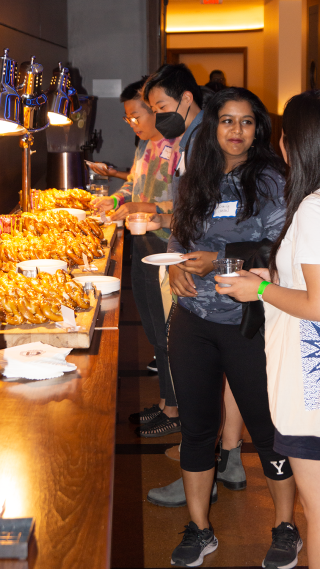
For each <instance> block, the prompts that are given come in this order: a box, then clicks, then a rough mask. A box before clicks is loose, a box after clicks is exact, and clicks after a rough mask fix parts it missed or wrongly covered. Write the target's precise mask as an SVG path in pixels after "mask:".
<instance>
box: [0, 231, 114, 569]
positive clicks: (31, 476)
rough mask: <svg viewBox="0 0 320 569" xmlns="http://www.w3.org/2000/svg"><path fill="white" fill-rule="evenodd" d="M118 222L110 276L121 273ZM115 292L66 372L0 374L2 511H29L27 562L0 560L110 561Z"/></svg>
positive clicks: (50, 568)
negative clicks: (30, 376) (31, 531)
mask: <svg viewBox="0 0 320 569" xmlns="http://www.w3.org/2000/svg"><path fill="white" fill-rule="evenodd" d="M122 251H123V230H122V229H120V230H118V232H117V238H116V240H115V243H114V246H113V249H112V256H111V264H110V268H109V273H108V274H109V275H113V276H116V277H119V278H120V277H121V270H122ZM119 311H120V293H113V294H111V295H108V296H107V297H104V298H103V299H102V304H101V310H100V313H99V316H98V319H97V323H96V329H95V332H94V335H93V339H92V343H91V347H90V348H89V349H87V350H73V351H72V352H71V354H70V355H69V356H68V357H67V360H68V361H70V362H73V363H75V364H76V365H77V367H78V369H77V371H76V372H72V373H70V374H67V375H64V376H63V377H60V378H56V379H52V380H45V381H37V382H36V381H31V382H30V381H28V380H20V381H17V382H4V381H0V409H1V412H0V510H1V507H2V504H3V502H4V500H6V510H5V513H4V518H15V517H17V518H19V517H33V518H34V519H35V540H33V542H32V543H31V547H30V548H29V561H9V560H8V561H4V560H0V569H11V568H12V569H13V568H15V569H18V568H19V569H27V568H29V569H31V568H32V569H102V568H103V569H106V568H108V567H109V566H110V551H111V523H112V494H113V473H114V445H115V419H116V394H117V375H118V345H119V328H118V326H119Z"/></svg>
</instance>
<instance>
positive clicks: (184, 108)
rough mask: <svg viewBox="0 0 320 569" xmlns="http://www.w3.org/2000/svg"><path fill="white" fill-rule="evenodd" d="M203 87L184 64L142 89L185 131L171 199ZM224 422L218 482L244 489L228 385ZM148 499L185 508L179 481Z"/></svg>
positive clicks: (196, 124) (164, 218) (176, 130)
mask: <svg viewBox="0 0 320 569" xmlns="http://www.w3.org/2000/svg"><path fill="white" fill-rule="evenodd" d="M203 89H204V88H203V87H202V88H201V87H199V86H198V85H197V83H196V80H195V78H194V77H193V75H192V73H191V71H190V69H188V68H187V67H186V66H185V65H184V64H178V65H170V64H167V65H163V66H162V67H160V69H159V70H158V71H157V72H156V73H154V74H153V75H151V76H150V77H149V78H148V79H147V81H146V83H145V85H144V89H143V97H144V100H145V102H146V103H148V104H149V105H150V106H151V109H152V110H153V112H155V113H156V126H157V128H158V130H160V132H162V134H163V135H164V136H177V135H178V134H179V135H180V134H181V133H182V132H184V134H183V136H182V138H181V141H180V144H179V153H180V158H179V163H178V166H177V169H176V171H175V174H174V176H173V181H172V185H173V196H174V197H175V196H176V195H177V193H178V186H179V181H180V179H181V177H182V176H183V174H184V173H185V171H186V166H187V165H188V163H189V160H190V157H191V154H192V147H193V142H194V139H195V136H196V134H197V132H198V129H199V128H200V126H201V123H202V119H203V113H204V111H203V110H202V108H203V106H204V104H205V105H206V104H208V102H209V101H210V100H211V98H212V96H213V95H214V94H213V93H211V92H210V93H209V95H208V93H206V96H205V98H204V101H203V100H202V97H201V95H202V92H203ZM171 218H172V216H171V215H170V216H168V215H163V214H161V215H159V216H157V217H156V219H157V221H160V223H161V224H162V226H163V227H170V226H171ZM183 274H184V278H185V281H186V285H187V286H189V287H190V288H191V289H193V287H194V282H193V278H192V275H191V274H189V273H183ZM224 402H225V408H226V420H225V425H224V430H223V433H222V443H221V452H220V459H221V460H219V465H218V473H217V480H218V481H220V482H221V483H223V484H224V485H226V486H227V487H228V488H230V489H232V490H239V489H244V488H246V475H245V471H244V468H243V465H242V461H241V442H242V441H241V440H240V439H241V432H242V428H243V420H242V417H241V414H240V412H239V409H238V407H237V404H236V403H235V400H234V397H233V395H232V392H231V390H230V387H229V384H228V382H226V389H225V397H224ZM216 491H217V489H216V486H215V485H214V486H213V489H212V500H213V501H215V499H216ZM148 500H149V501H150V502H152V503H153V504H155V505H158V506H167V507H170V506H174V507H176V506H177V505H181V506H182V505H185V504H186V496H185V491H184V486H183V481H182V478H179V479H178V480H176V481H174V482H173V483H171V484H169V485H168V486H164V487H162V488H159V487H158V488H152V489H151V490H150V491H149V493H148Z"/></svg>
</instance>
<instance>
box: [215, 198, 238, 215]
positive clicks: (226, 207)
mask: <svg viewBox="0 0 320 569" xmlns="http://www.w3.org/2000/svg"><path fill="white" fill-rule="evenodd" d="M237 209H238V200H237V201H234V202H222V203H219V205H217V207H216V209H215V210H214V212H213V214H212V217H213V218H217V217H236V215H237Z"/></svg>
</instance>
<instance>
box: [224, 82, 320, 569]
mask: <svg viewBox="0 0 320 569" xmlns="http://www.w3.org/2000/svg"><path fill="white" fill-rule="evenodd" d="M280 147H281V150H282V154H283V157H284V159H285V161H286V162H287V164H288V165H289V167H290V172H289V176H288V179H287V183H286V188H285V195H286V200H287V217H286V223H285V225H284V228H283V230H282V232H281V234H280V236H279V238H278V240H277V241H276V243H275V245H274V247H273V250H272V252H271V257H270V272H269V271H267V270H266V269H252V272H249V273H248V272H246V271H240V278H236V279H232V278H224V279H223V282H224V283H228V284H231V287H230V288H228V289H227V292H226V289H225V288H221V287H220V286H219V282H221V281H222V278H221V277H216V280H217V282H218V285H216V290H217V291H218V292H219V293H220V294H228V295H230V296H234V297H235V298H236V299H238V300H240V301H243V302H246V301H250V300H258V297H259V299H260V300H263V301H264V306H265V313H266V355H267V374H268V394H269V404H270V410H271V416H272V420H273V422H274V424H275V427H276V430H275V441H274V450H275V451H277V452H279V453H283V454H286V455H287V456H289V459H290V464H291V467H292V470H293V473H294V476H295V479H296V483H297V486H298V489H299V494H300V499H301V502H302V504H303V508H304V512H305V516H306V518H307V522H308V561H309V569H318V568H319V563H320V562H319V560H320V485H319V480H320V168H319V164H320V91H319V90H317V91H307V92H305V93H302V94H300V95H296V96H295V97H293V98H292V99H290V101H289V102H288V103H287V106H286V108H285V111H284V115H283V133H282V137H281V140H280ZM253 273H255V274H253ZM264 279H266V280H264ZM301 546H302V543H299V544H297V549H298V550H299V548H301Z"/></svg>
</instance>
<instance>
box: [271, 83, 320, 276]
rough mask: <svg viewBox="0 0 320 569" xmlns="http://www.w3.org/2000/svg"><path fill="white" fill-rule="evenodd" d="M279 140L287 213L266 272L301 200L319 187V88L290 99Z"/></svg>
mask: <svg viewBox="0 0 320 569" xmlns="http://www.w3.org/2000/svg"><path fill="white" fill-rule="evenodd" d="M282 129H283V143H284V147H285V149H286V152H287V157H288V165H289V167H290V169H289V175H288V177H287V182H286V186H285V190H284V195H285V199H286V202H287V215H286V221H285V224H284V226H283V229H282V231H281V233H280V235H279V237H278V239H277V241H276V242H275V244H274V246H273V248H272V251H271V255H270V272H271V278H272V279H273V277H274V274H275V271H276V254H277V251H278V249H279V247H280V244H281V241H282V239H283V238H284V236H285V234H286V233H287V231H288V228H289V227H290V225H291V223H292V219H293V216H294V214H295V212H296V211H297V209H298V207H299V205H300V204H301V202H302V200H303V199H304V198H305V197H306V196H308V195H309V194H312V193H313V192H315V191H316V190H318V189H319V188H320V91H319V90H315V91H306V92H305V93H301V94H300V95H295V96H294V97H292V99H290V100H289V101H288V102H287V104H286V107H285V110H284V113H283V123H282Z"/></svg>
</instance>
